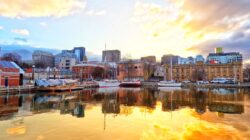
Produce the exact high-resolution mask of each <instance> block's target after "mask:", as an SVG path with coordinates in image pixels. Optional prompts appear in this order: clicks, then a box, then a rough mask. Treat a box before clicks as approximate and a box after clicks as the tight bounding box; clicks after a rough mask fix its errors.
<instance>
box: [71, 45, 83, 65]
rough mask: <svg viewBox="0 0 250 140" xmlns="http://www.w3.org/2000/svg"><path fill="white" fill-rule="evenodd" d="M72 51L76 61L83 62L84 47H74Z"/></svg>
mask: <svg viewBox="0 0 250 140" xmlns="http://www.w3.org/2000/svg"><path fill="white" fill-rule="evenodd" d="M72 52H73V53H74V54H75V55H76V58H77V62H79V63H80V62H83V61H84V58H85V57H86V53H85V48H84V47H75V48H74V49H73V50H72Z"/></svg>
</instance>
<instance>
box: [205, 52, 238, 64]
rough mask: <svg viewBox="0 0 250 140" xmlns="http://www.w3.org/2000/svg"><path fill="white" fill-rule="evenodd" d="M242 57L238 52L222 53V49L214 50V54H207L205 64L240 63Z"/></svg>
mask: <svg viewBox="0 0 250 140" xmlns="http://www.w3.org/2000/svg"><path fill="white" fill-rule="evenodd" d="M242 61H243V57H242V54H240V53H239V52H229V53H224V52H223V50H222V48H216V51H215V53H209V55H208V57H207V62H208V63H211V64H214V63H217V64H227V63H232V62H242Z"/></svg>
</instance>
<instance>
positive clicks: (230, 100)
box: [0, 88, 249, 120]
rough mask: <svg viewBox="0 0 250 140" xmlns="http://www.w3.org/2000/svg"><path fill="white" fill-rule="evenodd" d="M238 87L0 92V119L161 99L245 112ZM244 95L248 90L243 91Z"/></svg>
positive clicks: (120, 109) (121, 110)
mask: <svg viewBox="0 0 250 140" xmlns="http://www.w3.org/2000/svg"><path fill="white" fill-rule="evenodd" d="M246 92H249V91H244V90H238V89H213V90H210V89H188V90H187V89H178V90H162V89H150V88H149V89H147V88H133V89H130V88H116V89H112V90H109V89H105V90H100V89H89V90H83V91H77V92H72V93H70V94H69V93H59V94H19V95H2V96H0V120H6V119H11V118H13V117H14V116H17V115H19V116H20V115H30V114H39V113H45V112H51V111H57V110H58V111H60V114H61V115H65V114H70V115H72V116H75V117H78V118H83V117H85V110H86V108H89V109H90V108H91V106H96V105H98V104H99V105H101V108H102V110H101V111H102V113H103V114H114V115H123V114H125V115H130V114H132V113H133V108H135V107H140V108H145V109H148V110H151V111H153V110H155V109H156V105H157V102H161V108H162V111H175V110H178V109H181V108H185V107H188V108H193V109H194V110H195V111H196V112H197V113H199V114H203V113H205V112H207V111H209V112H217V113H218V114H219V116H224V114H241V113H244V103H243V102H244V93H246ZM245 96H247V94H245Z"/></svg>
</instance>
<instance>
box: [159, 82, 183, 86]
mask: <svg viewBox="0 0 250 140" xmlns="http://www.w3.org/2000/svg"><path fill="white" fill-rule="evenodd" d="M181 85H182V84H181V83H176V82H175V81H160V82H158V86H159V87H181Z"/></svg>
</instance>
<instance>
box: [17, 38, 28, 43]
mask: <svg viewBox="0 0 250 140" xmlns="http://www.w3.org/2000/svg"><path fill="white" fill-rule="evenodd" d="M14 40H15V41H21V42H27V39H26V38H21V37H15V38H14Z"/></svg>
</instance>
